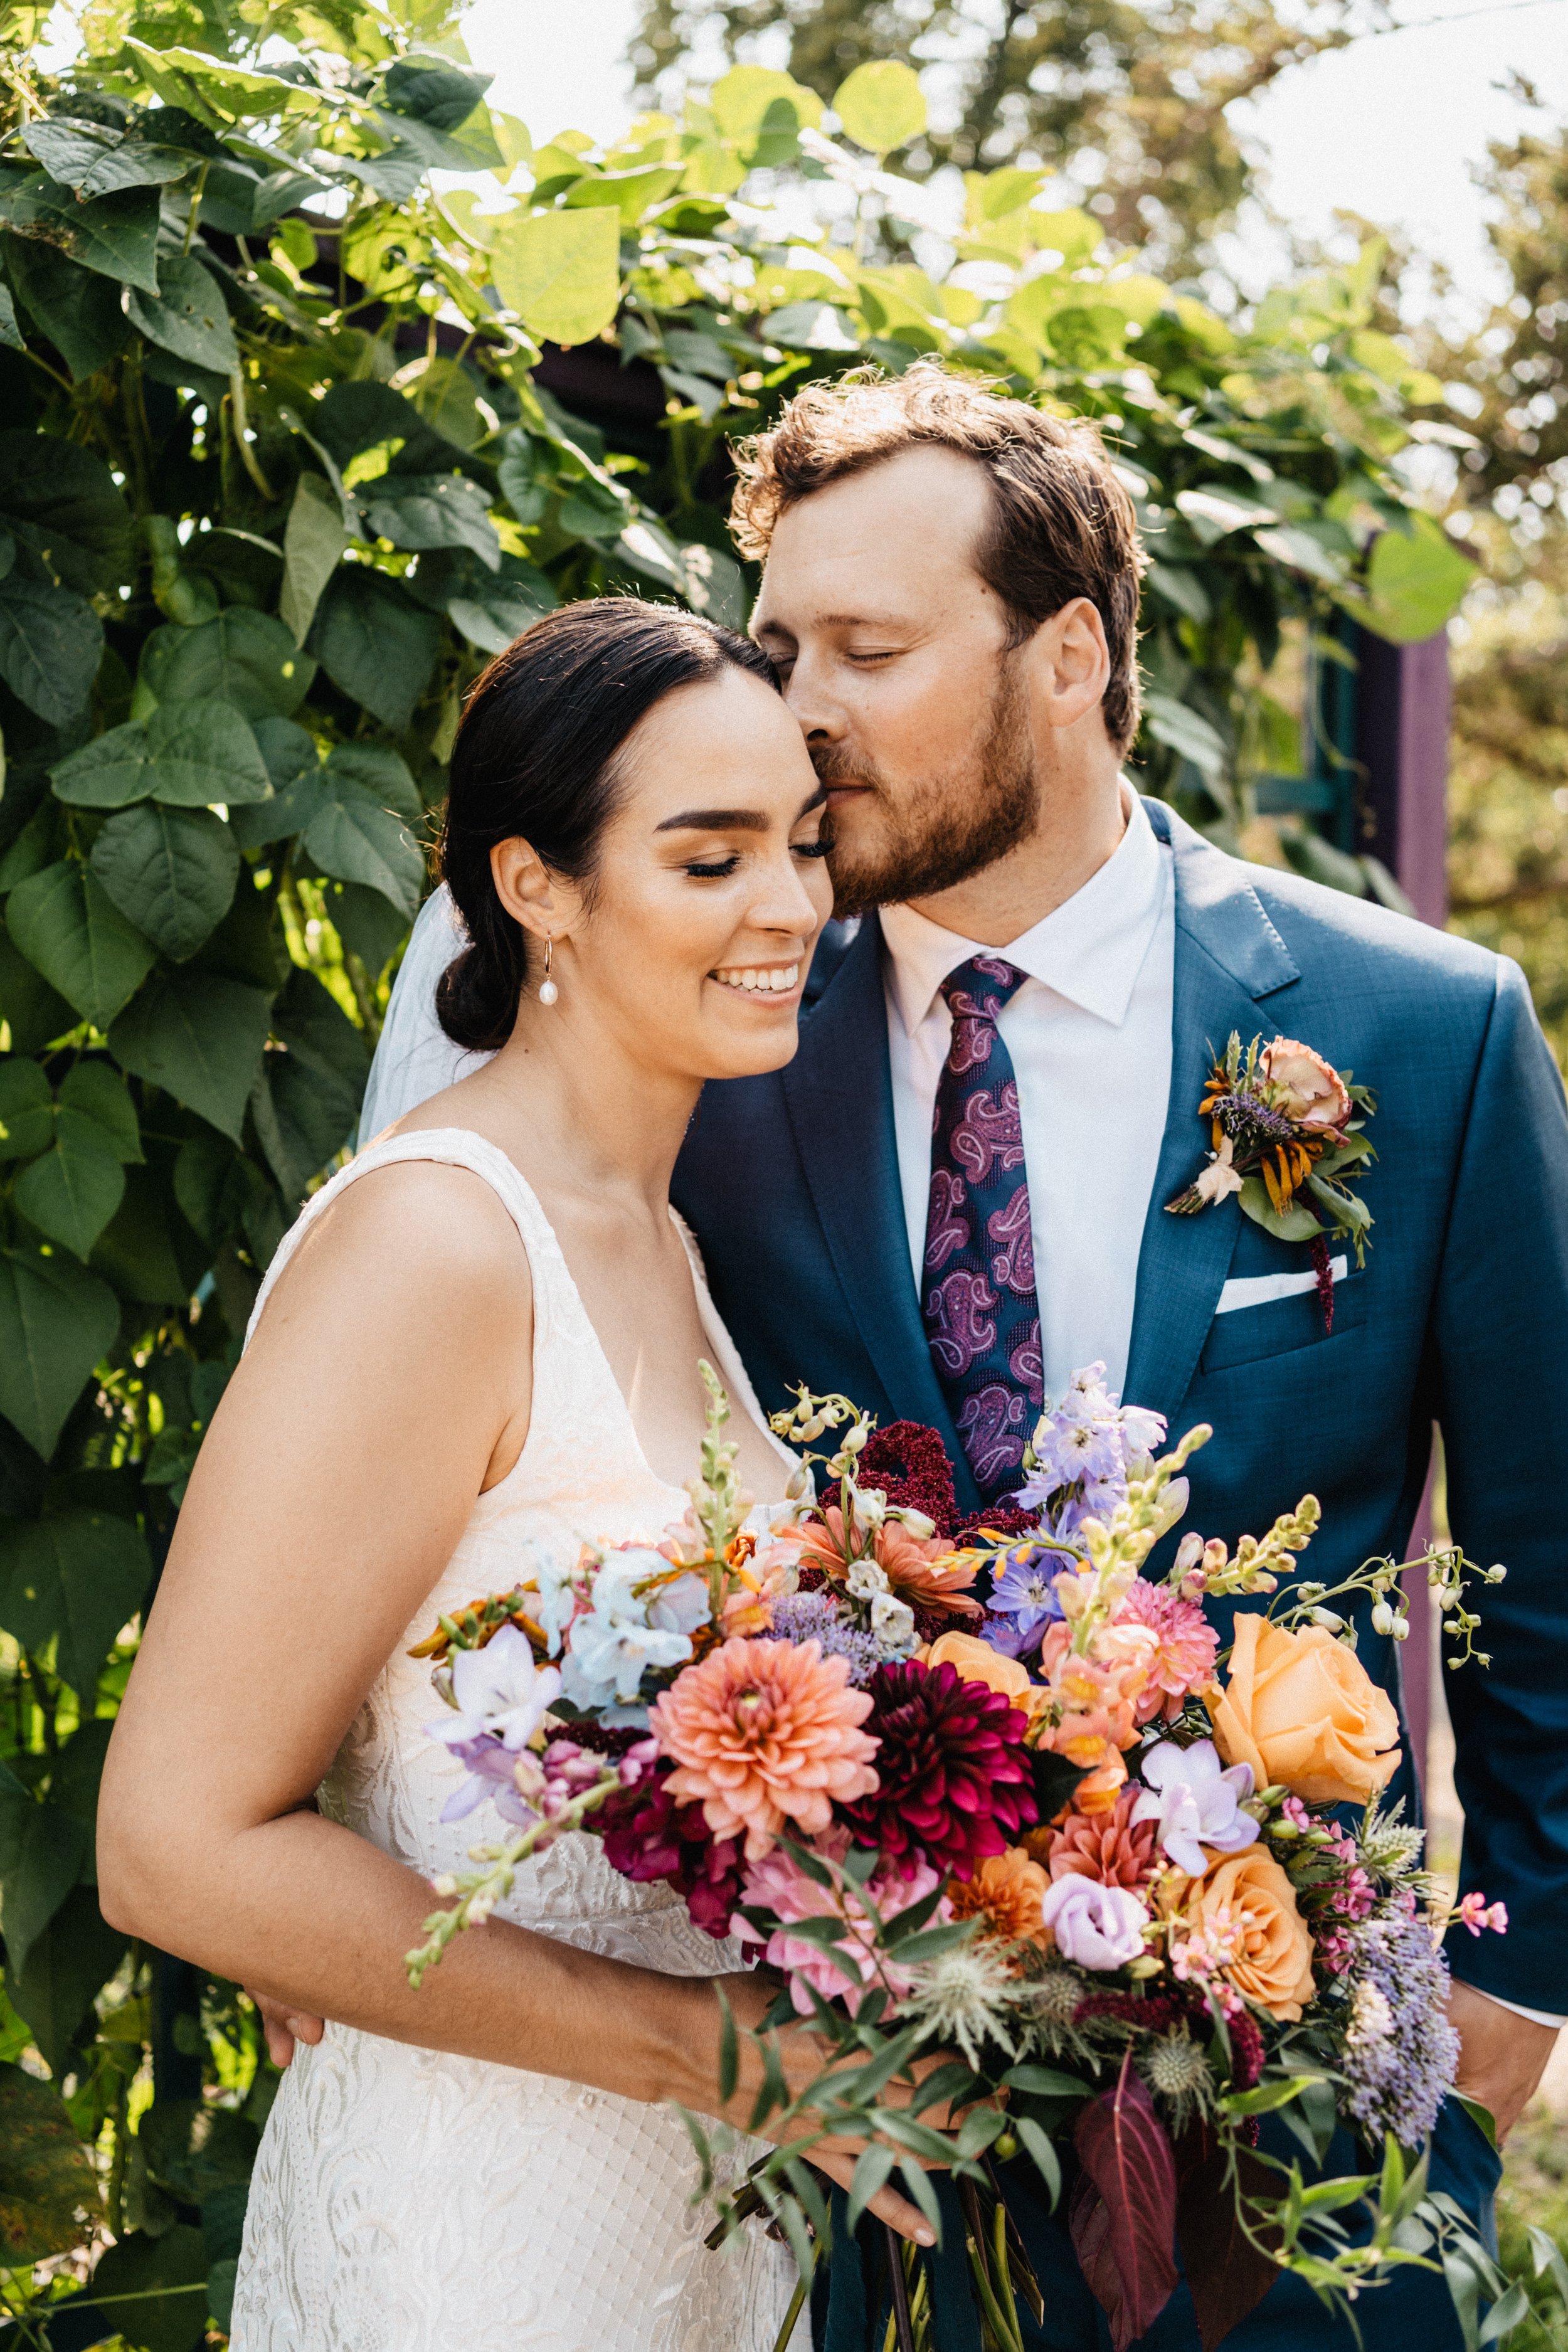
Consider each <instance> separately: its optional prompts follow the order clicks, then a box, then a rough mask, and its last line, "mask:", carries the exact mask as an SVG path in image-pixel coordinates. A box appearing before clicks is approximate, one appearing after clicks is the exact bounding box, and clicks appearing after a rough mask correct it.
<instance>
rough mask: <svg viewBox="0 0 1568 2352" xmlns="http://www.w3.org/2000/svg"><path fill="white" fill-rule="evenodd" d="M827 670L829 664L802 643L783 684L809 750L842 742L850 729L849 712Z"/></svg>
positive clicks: (786, 700) (789, 704)
mask: <svg viewBox="0 0 1568 2352" xmlns="http://www.w3.org/2000/svg"><path fill="white" fill-rule="evenodd" d="M828 673H829V665H827V664H826V662H824V661H822V660H821V659H814V658H813V656H812V655H811V654H810V653H809V652H808V650H807V649H806V648H805V646H802V648H801V650H800V651H799V653H798V654H797V655H796V656H795V661H794V663H793V665H792V667H791V669H790V674H789V677H788V678H787V679H786V681H785V684H784V700H785V702H786V703H787V704H788V706H789V708H790V710H791V712H792V713H793V715H794V717H795V720H796V721H797V723H798V725H799V727H800V731H801V733H802V734H803V735H804V736H805V741H806V749H807V750H808V751H816V749H817V747H818V746H819V745H820V746H821V747H822V749H824V750H826V749H827V748H828V746H830V745H833V744H838V743H842V742H844V741H845V740H846V739H847V735H848V732H849V716H848V712H847V709H846V708H845V704H844V700H843V698H842V696H840V695H838V694H837V693H836V692H835V691H834V688H833V683H832V679H831V677H830V676H829V674H828Z"/></svg>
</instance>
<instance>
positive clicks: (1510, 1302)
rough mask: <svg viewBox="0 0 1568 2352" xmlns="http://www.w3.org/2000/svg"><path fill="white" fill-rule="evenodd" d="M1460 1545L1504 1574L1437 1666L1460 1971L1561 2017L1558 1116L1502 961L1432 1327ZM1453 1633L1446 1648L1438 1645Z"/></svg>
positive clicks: (1565, 1741)
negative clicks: (1454, 1829)
mask: <svg viewBox="0 0 1568 2352" xmlns="http://www.w3.org/2000/svg"><path fill="white" fill-rule="evenodd" d="M1432 1337H1433V1341H1434V1345H1435V1351H1436V1370H1437V1380H1438V1406H1437V1410H1438V1418H1439V1421H1440V1423H1441V1425H1442V1429H1443V1434H1444V1444H1445V1448H1446V1453H1447V1478H1448V1516H1449V1520H1450V1524H1451V1526H1452V1528H1453V1533H1454V1539H1455V1541H1456V1542H1457V1543H1458V1544H1460V1545H1461V1546H1462V1547H1463V1549H1464V1550H1465V1551H1466V1552H1467V1553H1468V1557H1469V1558H1470V1559H1473V1560H1475V1561H1476V1562H1477V1563H1478V1564H1479V1566H1480V1567H1482V1568H1485V1567H1488V1566H1489V1565H1490V1564H1491V1563H1492V1562H1493V1561H1501V1562H1502V1563H1503V1564H1504V1566H1505V1567H1506V1568H1507V1570H1508V1577H1507V1581H1506V1582H1504V1583H1502V1584H1499V1585H1483V1586H1481V1587H1479V1593H1478V1592H1475V1591H1473V1592H1472V1594H1471V1595H1470V1605H1472V1606H1474V1607H1475V1608H1476V1609H1477V1611H1478V1613H1479V1616H1480V1618H1481V1627H1480V1631H1479V1633H1478V1635H1477V1637H1476V1640H1477V1644H1478V1647H1479V1649H1481V1650H1483V1651H1486V1652H1489V1654H1490V1658H1491V1664H1490V1665H1489V1666H1482V1665H1480V1664H1469V1665H1467V1666H1464V1667H1461V1668H1460V1669H1459V1670H1458V1672H1457V1673H1450V1672H1448V1671H1447V1667H1446V1666H1445V1669H1444V1674H1443V1681H1444V1689H1445V1696H1447V1702H1448V1707H1449V1712H1450V1714H1451V1716H1452V1718H1453V1724H1454V1735H1455V1742H1456V1749H1457V1760H1456V1770H1455V1778H1456V1781H1457V1785H1458V1796H1459V1801H1460V1802H1461V1804H1462V1805H1463V1807H1464V1809H1465V1844H1464V1859H1463V1864H1462V1869H1461V1874H1460V1887H1461V1891H1463V1892H1467V1893H1468V1891H1469V1890H1470V1889H1471V1888H1474V1887H1479V1888H1481V1889H1483V1890H1484V1892H1485V1893H1486V1895H1487V1897H1488V1900H1489V1901H1496V1900H1497V1899H1499V1898H1501V1899H1502V1900H1503V1901H1504V1902H1506V1904H1507V1906H1508V1909H1509V1916H1510V1928H1509V1932H1508V1933H1507V1935H1505V1936H1497V1935H1493V1934H1490V1933H1487V1934H1484V1935H1482V1936H1481V1937H1479V1939H1478V1938H1475V1937H1471V1936H1470V1935H1469V1934H1468V1932H1467V1931H1465V1930H1463V1929H1459V1928H1456V1929H1455V1930H1454V1931H1453V1932H1452V1933H1451V1934H1450V1937H1449V1945H1448V1957H1449V1959H1450V1962H1451V1964H1452V1966H1453V1969H1454V1973H1455V1975H1456V1976H1458V1977H1460V1978H1462V1979H1465V1980H1466V1981H1467V1982H1468V1983H1470V1984H1473V1985H1476V1986H1478V1987H1479V1989H1480V1990H1482V1991H1485V1992H1492V1993H1496V1994H1498V1995H1499V1996H1500V1998H1502V1999H1504V2000H1511V2001H1516V2002H1520V2003H1522V2004H1524V2005H1525V2006H1527V2007H1530V2008H1533V2009H1540V2010H1547V2011H1562V2010H1563V2008H1564V2006H1565V2005H1568V2004H1565V2002H1564V1997H1563V1986H1564V1981H1565V1977H1568V1971H1565V1968H1564V1962H1563V1934H1564V1929H1565V1928H1568V1112H1565V1109H1564V1103H1563V1084H1562V1080H1561V1079H1560V1078H1559V1076H1558V1074H1557V1070H1556V1067H1555V1065H1554V1064H1553V1062H1552V1055H1551V1054H1550V1052H1549V1051H1548V1049H1547V1045H1546V1041H1545V1039H1544V1038H1543V1037H1542V1034H1541V1030H1540V1027H1539V1025H1538V1024H1537V1022H1536V1019H1535V1014H1534V1011H1533V1008H1532V1007H1531V1001H1530V995H1529V992H1528V990H1527V988H1526V986H1525V982H1524V976H1523V974H1522V973H1521V971H1520V970H1519V967H1518V966H1517V965H1516V964H1512V963H1509V962H1506V961H1505V962H1501V963H1500V965H1499V968H1498V977H1497V983H1496V992H1495V996H1494V999H1493V1003H1492V1011H1491V1018H1490V1021H1489V1024H1488V1028H1487V1033H1486V1037H1485V1041H1484V1044H1483V1045H1482V1049H1481V1053H1480V1057H1479V1063H1478V1066H1477V1071H1476V1078H1475V1085H1474V1089H1473V1093H1472V1096H1471V1101H1470V1110H1469V1117H1468V1121H1467V1125H1466V1130H1465V1138H1464V1144H1463V1149H1462V1151H1461V1155H1460V1160H1459V1165H1458V1177H1457V1181H1456V1184H1455V1190H1454V1195H1453V1202H1452V1207H1451V1211H1450V1214H1449V1221H1448V1229H1447V1237H1446V1240H1445V1244H1444V1251H1443V1258H1442V1264H1441V1266H1440V1269H1439V1274H1438V1280H1437V1289H1436V1301H1435V1306H1434V1313H1433V1321H1432ZM1445 1648H1447V1644H1445Z"/></svg>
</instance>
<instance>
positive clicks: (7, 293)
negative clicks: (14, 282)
mask: <svg viewBox="0 0 1568 2352" xmlns="http://www.w3.org/2000/svg"><path fill="white" fill-rule="evenodd" d="M0 343H3V344H4V345H5V349H6V350H7V351H10V352H25V351H26V348H27V339H26V336H25V335H24V334H23V332H22V327H21V321H20V320H18V318H17V316H16V303H15V301H14V300H13V299H12V296H11V289H10V288H9V287H8V286H7V285H6V284H5V279H4V278H0Z"/></svg>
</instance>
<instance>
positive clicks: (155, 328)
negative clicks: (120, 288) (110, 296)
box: [125, 253, 239, 376]
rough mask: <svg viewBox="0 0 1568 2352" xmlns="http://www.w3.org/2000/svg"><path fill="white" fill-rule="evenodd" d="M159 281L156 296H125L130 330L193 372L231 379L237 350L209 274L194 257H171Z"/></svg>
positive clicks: (133, 290)
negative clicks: (133, 328) (194, 369)
mask: <svg viewBox="0 0 1568 2352" xmlns="http://www.w3.org/2000/svg"><path fill="white" fill-rule="evenodd" d="M158 278H159V285H158V291H157V293H156V294H147V293H143V292H142V291H141V290H140V289H137V288H136V287H132V288H131V289H130V290H129V291H128V293H127V295H126V298H125V312H126V316H127V317H128V318H129V319H130V320H131V321H132V325H134V326H137V327H140V328H141V330H142V333H143V334H144V335H145V336H146V337H147V338H148V340H149V341H151V342H154V343H159V344H161V345H162V346H163V350H164V351H166V352H174V357H175V358H176V359H180V360H185V361H187V362H189V363H190V365H191V366H192V367H198V368H203V369H205V371H206V372H207V373H208V374H210V375H223V376H226V375H232V374H233V373H234V371H235V369H236V368H237V367H238V365H239V346H238V344H237V342H236V341H235V340H234V329H233V327H232V326H231V325H230V324H229V317H228V306H227V304H226V302H225V300H224V299H223V296H222V295H221V294H220V293H219V291H218V289H217V281H216V278H214V277H213V274H212V272H211V271H210V270H209V269H205V268H203V267H202V264H201V263H200V262H199V261H198V260H197V259H196V257H195V254H194V253H184V254H181V253H176V254H169V255H165V256H164V258H163V264H162V266H161V268H160V269H159V273H158Z"/></svg>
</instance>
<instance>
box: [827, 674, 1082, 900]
mask: <svg viewBox="0 0 1568 2352" xmlns="http://www.w3.org/2000/svg"><path fill="white" fill-rule="evenodd" d="M811 756H812V759H813V761H814V762H815V764H816V772H817V774H818V776H819V777H820V778H821V780H822V782H824V783H825V784H827V785H829V786H831V785H833V784H839V783H841V784H858V785H860V786H861V787H863V788H864V789H865V790H866V792H867V798H868V801H869V802H870V803H871V807H872V808H874V809H875V810H876V813H877V815H878V816H879V820H880V822H879V825H878V835H879V837H878V838H877V839H876V840H875V841H873V842H869V843H867V844H865V845H863V846H857V847H856V848H853V849H852V848H851V847H850V846H849V845H848V844H847V842H845V843H841V844H839V845H836V846H835V847H834V848H833V849H832V850H830V851H829V853H828V861H827V862H828V871H829V873H830V874H831V875H832V877H833V891H834V908H833V911H834V913H835V914H836V915H840V916H843V915H859V914H864V913H865V912H866V910H867V909H868V908H871V907H889V906H896V905H899V904H900V903H901V902H902V901H904V900H906V899H910V898H931V897H934V896H935V894H936V893H937V892H938V891H939V890H951V889H952V888H954V887H956V885H957V884H959V883H960V882H967V881H968V880H969V878H970V877H971V876H972V875H974V874H980V873H983V872H984V869H985V868H986V866H994V864H995V862H996V860H997V859H998V858H999V857H1005V856H1006V854H1007V852H1008V851H1009V850H1010V849H1016V847H1017V846H1018V844H1019V843H1020V842H1022V841H1027V840H1028V839H1029V837H1030V835H1032V834H1033V833H1034V831H1035V828H1036V826H1037V824H1038V822H1039V791H1038V785H1037V779H1036V775H1035V762H1034V751H1033V746H1032V744H1031V742H1030V740H1029V729H1028V722H1027V719H1026V714H1025V709H1024V699H1023V697H1022V695H1021V694H1020V693H1019V692H1018V689H1017V687H1016V682H1015V679H1014V677H1013V672H1012V667H1011V665H1010V664H1009V663H1007V662H1005V661H1004V663H1003V666H1002V670H1001V675H1000V677H999V678H998V680H997V686H996V692H995V695H994V698H993V700H992V705H991V712H990V719H989V723H988V725H987V727H986V731H985V736H984V741H983V742H982V743H981V745H980V747H979V751H978V753H977V754H976V755H975V759H974V762H973V767H972V768H971V770H970V772H969V773H968V774H967V775H960V776H952V775H949V776H941V777H938V776H923V777H921V778H920V779H918V780H917V781H916V782H912V783H910V784H909V785H907V786H906V787H905V789H904V790H903V792H902V793H900V796H899V798H898V799H897V800H895V799H894V797H893V795H892V794H891V793H889V790H888V787H887V785H886V784H885V783H884V782H883V780H882V777H881V775H880V774H879V772H878V770H877V769H876V768H875V766H874V765H872V764H870V763H869V762H857V761H854V760H852V759H850V758H849V757H848V756H847V755H846V754H845V753H844V752H842V751H839V750H838V749H837V747H836V746H835V745H832V744H825V745H814V746H813V748H812V755H811ZM864 805H865V803H862V806H864ZM869 813H870V811H869V810H868V814H869Z"/></svg>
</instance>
